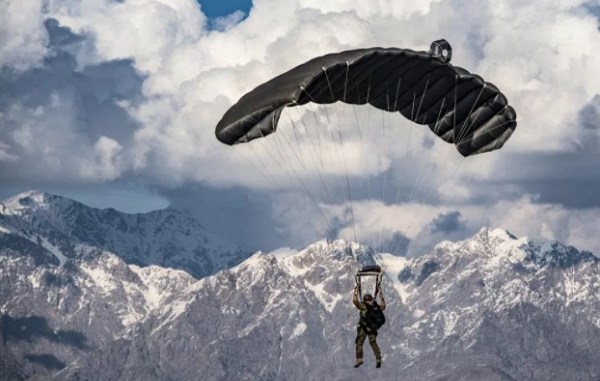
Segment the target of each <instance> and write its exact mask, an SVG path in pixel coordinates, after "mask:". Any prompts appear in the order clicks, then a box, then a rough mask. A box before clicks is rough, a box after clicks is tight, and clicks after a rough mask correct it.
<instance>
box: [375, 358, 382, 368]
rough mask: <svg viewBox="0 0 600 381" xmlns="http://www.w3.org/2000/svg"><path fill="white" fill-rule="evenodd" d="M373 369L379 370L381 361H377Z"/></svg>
mask: <svg viewBox="0 0 600 381" xmlns="http://www.w3.org/2000/svg"><path fill="white" fill-rule="evenodd" d="M375 368H381V360H377V363H375Z"/></svg>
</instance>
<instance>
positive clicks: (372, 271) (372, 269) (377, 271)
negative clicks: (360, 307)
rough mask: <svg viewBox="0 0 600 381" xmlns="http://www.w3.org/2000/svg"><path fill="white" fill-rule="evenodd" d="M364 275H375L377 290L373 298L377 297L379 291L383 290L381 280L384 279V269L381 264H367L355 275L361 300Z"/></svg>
mask: <svg viewBox="0 0 600 381" xmlns="http://www.w3.org/2000/svg"><path fill="white" fill-rule="evenodd" d="M364 276H374V277H376V278H375V292H374V293H373V299H376V298H377V296H378V295H379V293H380V292H381V281H382V280H383V271H381V268H380V267H379V266H367V267H364V268H363V269H362V270H359V271H358V272H357V273H356V276H355V277H354V279H355V282H356V287H357V290H358V296H359V298H360V300H362V297H363V295H362V277H364Z"/></svg>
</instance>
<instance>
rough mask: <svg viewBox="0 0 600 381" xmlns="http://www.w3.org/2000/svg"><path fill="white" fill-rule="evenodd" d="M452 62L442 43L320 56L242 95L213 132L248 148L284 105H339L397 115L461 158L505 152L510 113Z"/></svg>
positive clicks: (496, 93) (494, 93)
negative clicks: (449, 145) (428, 132)
mask: <svg viewBox="0 0 600 381" xmlns="http://www.w3.org/2000/svg"><path fill="white" fill-rule="evenodd" d="M451 57H452V49H451V47H450V44H448V42H447V41H445V40H438V41H434V42H433V43H432V44H431V49H430V50H429V52H415V51H412V50H409V49H398V48H369V49H357V50H349V51H345V52H340V53H332V54H327V55H324V56H321V57H317V58H314V59H312V60H310V61H308V62H306V63H303V64H302V65H299V66H296V67H295V68H293V69H291V70H290V71H288V72H286V73H284V74H281V75H279V76H277V77H275V78H273V79H271V80H269V81H267V82H265V83H263V84H261V85H259V86H258V87H257V88H255V89H254V90H252V91H250V92H249V93H247V94H245V95H244V96H242V98H240V100H239V101H238V102H237V103H236V104H234V105H233V106H232V107H231V108H230V109H229V110H227V112H226V113H225V115H223V118H222V119H221V120H220V121H219V123H218V124H217V127H216V131H215V134H216V136H217V139H219V141H221V142H223V143H225V144H229V145H233V144H237V143H244V142H248V141H250V140H253V139H256V138H260V137H264V136H266V135H269V134H270V133H272V132H274V131H275V130H276V129H277V123H278V121H279V117H280V115H281V112H282V110H283V108H284V107H291V106H298V105H304V104H306V103H308V102H314V103H319V104H326V103H334V102H338V101H341V102H344V103H349V104H366V103H368V104H370V105H372V106H374V107H377V108H378V109H382V110H385V111H389V112H396V111H397V112H400V113H401V114H402V115H403V116H405V117H406V118H408V119H409V120H411V121H413V122H415V123H418V124H426V125H428V126H429V128H430V129H431V131H433V132H434V133H435V134H436V135H437V136H439V137H440V138H442V139H443V140H445V141H447V142H448V143H453V144H455V145H456V149H457V150H458V152H460V153H461V154H462V155H463V156H469V155H473V154H477V153H482V152H488V151H492V150H495V149H498V148H500V147H502V145H503V144H504V143H505V142H506V141H507V140H508V138H509V137H510V136H511V134H512V133H513V131H514V130H515V128H516V126H517V122H516V113H515V110H514V109H513V108H512V107H511V106H510V105H508V101H507V100H506V97H505V96H504V95H503V94H502V93H501V92H500V90H498V88H497V87H496V86H494V85H493V84H491V83H489V82H485V81H484V80H483V79H482V78H481V77H479V76H477V75H475V74H471V73H469V72H468V71H467V70H465V69H463V68H461V67H458V66H453V65H452V64H450V63H449V61H450V59H451Z"/></svg>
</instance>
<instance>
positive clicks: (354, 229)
mask: <svg viewBox="0 0 600 381" xmlns="http://www.w3.org/2000/svg"><path fill="white" fill-rule="evenodd" d="M323 72H324V73H325V78H326V79H327V84H328V85H329V91H330V93H331V100H332V101H334V102H335V96H334V95H333V88H332V87H331V82H330V81H329V76H328V75H327V70H326V69H325V68H323ZM347 73H348V72H347V71H346V81H347V80H348V75H347ZM346 86H347V84H344V88H345V87H346ZM344 91H345V90H344ZM336 103H337V102H336ZM336 112H337V111H336ZM327 119H328V120H329V116H327ZM338 123H339V113H338ZM338 136H339V139H340V146H341V147H340V148H341V151H342V162H343V163H344V175H345V177H346V190H347V192H348V201H349V203H350V216H351V218H352V232H353V233H354V242H357V239H356V223H355V220H354V206H353V205H352V192H351V190H350V179H349V177H348V166H347V163H346V153H345V151H346V150H345V149H344V141H343V140H342V129H341V128H340V127H339V126H338Z"/></svg>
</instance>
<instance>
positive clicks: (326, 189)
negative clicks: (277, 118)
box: [286, 110, 333, 204]
mask: <svg viewBox="0 0 600 381" xmlns="http://www.w3.org/2000/svg"><path fill="white" fill-rule="evenodd" d="M286 113H287V110H286ZM288 117H289V118H290V121H291V123H292V126H295V123H294V120H293V119H292V118H291V116H290V115H289V114H288ZM306 131H307V133H306V134H307V136H309V141H310V143H311V145H312V147H313V149H314V150H315V151H316V148H315V146H314V143H313V141H312V138H310V135H309V133H308V130H306ZM311 156H312V158H313V162H314V163H315V169H316V171H317V174H318V175H319V179H320V180H321V184H323V188H324V189H325V193H326V194H327V198H328V199H329V202H330V203H331V204H333V199H332V198H331V194H330V193H329V188H328V187H327V184H326V183H325V179H324V178H323V174H322V173H321V170H320V169H319V165H318V163H317V159H315V157H314V155H311ZM317 156H318V154H317ZM319 159H320V157H319Z"/></svg>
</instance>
